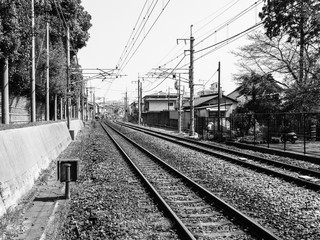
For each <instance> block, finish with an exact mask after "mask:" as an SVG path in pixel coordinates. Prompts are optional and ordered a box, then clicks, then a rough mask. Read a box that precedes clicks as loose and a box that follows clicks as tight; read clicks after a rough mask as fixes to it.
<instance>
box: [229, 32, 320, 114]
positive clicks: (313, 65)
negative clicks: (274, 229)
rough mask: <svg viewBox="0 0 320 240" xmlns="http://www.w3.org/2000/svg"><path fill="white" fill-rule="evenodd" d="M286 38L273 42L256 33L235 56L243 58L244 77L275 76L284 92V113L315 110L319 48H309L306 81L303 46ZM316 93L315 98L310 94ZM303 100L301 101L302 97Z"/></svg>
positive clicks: (306, 55)
mask: <svg viewBox="0 0 320 240" xmlns="http://www.w3.org/2000/svg"><path fill="white" fill-rule="evenodd" d="M287 36H288V35H286V34H280V35H279V36H277V37H273V38H272V39H270V38H269V37H267V36H266V35H264V34H262V33H259V32H256V33H254V34H251V35H249V37H248V39H249V40H250V43H249V44H247V45H245V46H242V47H241V48H239V51H237V52H234V54H235V55H236V56H238V57H239V58H240V61H239V65H240V66H241V67H242V69H244V70H245V72H244V73H242V74H243V75H246V74H248V73H250V72H253V71H254V72H257V73H258V74H260V75H267V74H272V75H273V76H275V77H276V78H277V79H278V80H276V79H275V80H274V81H275V82H276V83H277V84H278V85H279V86H281V87H282V88H283V91H284V95H285V99H284V100H285V105H284V106H283V107H284V109H286V110H290V111H306V110H312V108H313V107H315V106H317V105H319V104H320V99H319V97H318V96H319V94H317V92H318V93H319V91H320V82H319V81H318V80H317V79H319V66H318V64H317V59H318V58H319V54H320V51H319V50H318V49H317V48H316V46H317V45H313V44H310V43H306V44H305V49H307V51H306V54H305V60H304V68H303V71H304V80H303V81H300V80H299V71H300V70H299V59H300V55H299V46H298V45H297V44H296V42H295V41H292V42H288V41H287V39H286V38H287ZM310 93H312V94H310ZM300 96H301V97H300Z"/></svg>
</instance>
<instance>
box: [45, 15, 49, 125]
mask: <svg viewBox="0 0 320 240" xmlns="http://www.w3.org/2000/svg"><path fill="white" fill-rule="evenodd" d="M49 47H50V46H49V22H48V19H47V66H46V68H47V83H46V121H49V120H50V119H49V112H50V109H49V108H50V104H49V103H50V98H49V61H50V55H49V53H50V52H49V51H50V49H49Z"/></svg>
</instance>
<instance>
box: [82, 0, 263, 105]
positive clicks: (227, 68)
mask: <svg viewBox="0 0 320 240" xmlns="http://www.w3.org/2000/svg"><path fill="white" fill-rule="evenodd" d="M256 2H257V4H255V3H256ZM155 3H157V4H155ZM82 6H83V7H84V8H85V10H86V11H87V12H88V13H89V14H90V15H91V16H92V20H91V23H92V27H91V28H90V30H89V33H90V39H89V40H88V42H87V46H86V47H84V48H83V49H81V50H80V51H79V53H78V61H79V64H80V65H81V67H82V68H83V73H84V76H85V78H87V77H88V79H89V77H90V76H93V75H90V74H92V73H96V72H99V71H100V70H95V69H102V70H103V71H110V70H112V69H113V71H111V72H113V75H115V74H116V73H118V74H120V75H119V77H118V78H114V79H105V80H103V81H102V80H101V79H90V80H88V82H87V87H90V89H91V90H92V91H93V90H94V91H95V96H96V98H97V99H98V101H99V99H100V100H101V99H105V101H111V100H118V101H123V100H124V98H125V96H126V92H127V97H128V101H129V103H131V102H133V101H135V100H136V99H137V97H138V83H137V81H138V79H140V80H141V82H142V95H143V96H144V95H147V94H152V93H156V92H159V91H163V92H168V91H169V92H175V91H176V90H175V89H174V82H175V80H174V79H172V78H167V79H165V78H164V77H162V78H157V77H156V76H158V75H153V77H152V78H151V77H150V76H151V74H150V73H151V72H153V73H154V72H155V71H156V69H157V68H159V66H161V69H167V72H168V74H166V75H165V76H170V77H171V75H172V74H170V73H173V71H175V72H177V73H178V72H180V73H181V77H182V78H186V79H187V78H188V75H187V73H188V67H189V65H190V51H188V50H190V41H189V40H190V35H191V34H192V36H193V37H194V39H195V40H194V51H195V54H194V59H195V61H194V83H195V84H196V85H195V90H196V91H199V90H202V89H203V87H205V88H206V89H208V88H209V87H210V84H212V83H214V82H217V81H218V74H217V69H218V63H219V62H220V64H221V75H220V76H221V87H222V90H223V91H224V93H225V94H228V93H230V92H232V91H233V90H234V89H235V88H236V87H237V84H236V82H235V81H234V74H237V73H239V71H240V68H239V66H237V61H239V59H237V58H236V57H235V56H234V55H233V54H232V51H236V50H237V49H238V48H239V47H240V46H243V45H245V44H247V43H248V41H247V40H246V37H245V36H243V37H241V38H238V39H237V40H234V41H231V40H229V44H226V45H224V46H221V45H217V46H216V47H214V46H213V45H214V44H217V43H220V42H221V41H224V40H226V39H228V38H230V37H232V36H234V35H236V34H238V33H240V32H242V31H245V30H246V29H248V28H250V27H252V26H254V25H255V24H257V23H259V21H260V19H259V17H258V13H259V11H260V10H261V8H262V1H257V0H224V1H221V0H197V1H196V0H108V1H103V0H82ZM250 6H252V8H251V10H250V8H249V7H250ZM247 9H248V11H246V10H247ZM243 11H245V12H244V14H242V15H241V16H240V17H236V16H238V15H239V14H241V13H242V12H243ZM139 16H140V18H139ZM191 26H192V27H191ZM259 30H260V31H262V28H259ZM139 32H140V34H139ZM177 39H187V40H186V41H184V40H179V41H177ZM132 43H134V45H133V47H132ZM224 43H226V42H224ZM210 46H213V47H210ZM207 47H209V48H208V49H207V50H204V49H205V48H207ZM209 51H211V52H209ZM123 53H125V54H123ZM126 56H127V57H126ZM179 62H180V64H179ZM117 66H118V70H115V69H116V67H117ZM177 66H178V68H180V69H179V70H177V69H175V68H176V67H177ZM90 69H93V70H90ZM107 69H108V70H107ZM158 72H159V71H158ZM148 73H149V75H148ZM147 76H148V77H147ZM182 84H183V85H185V89H186V90H187V91H188V83H185V82H183V83H182ZM204 84H205V86H203V85H204Z"/></svg>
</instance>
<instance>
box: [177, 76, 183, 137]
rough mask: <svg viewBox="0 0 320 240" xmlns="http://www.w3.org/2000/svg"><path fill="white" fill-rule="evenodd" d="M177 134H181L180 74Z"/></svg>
mask: <svg viewBox="0 0 320 240" xmlns="http://www.w3.org/2000/svg"><path fill="white" fill-rule="evenodd" d="M178 91H179V93H178V101H179V102H178V133H181V105H182V101H181V100H182V98H181V74H180V73H179V84H178Z"/></svg>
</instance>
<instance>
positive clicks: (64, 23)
mask: <svg viewBox="0 0 320 240" xmlns="http://www.w3.org/2000/svg"><path fill="white" fill-rule="evenodd" d="M53 3H54V6H55V8H56V11H57V13H58V18H59V20H60V22H61V23H62V27H63V28H64V30H66V28H67V23H66V21H65V20H64V16H63V12H61V14H60V10H61V6H60V5H59V6H60V8H59V7H58V5H57V3H56V0H53ZM59 4H60V2H59ZM59 9H60V10H59Z"/></svg>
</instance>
